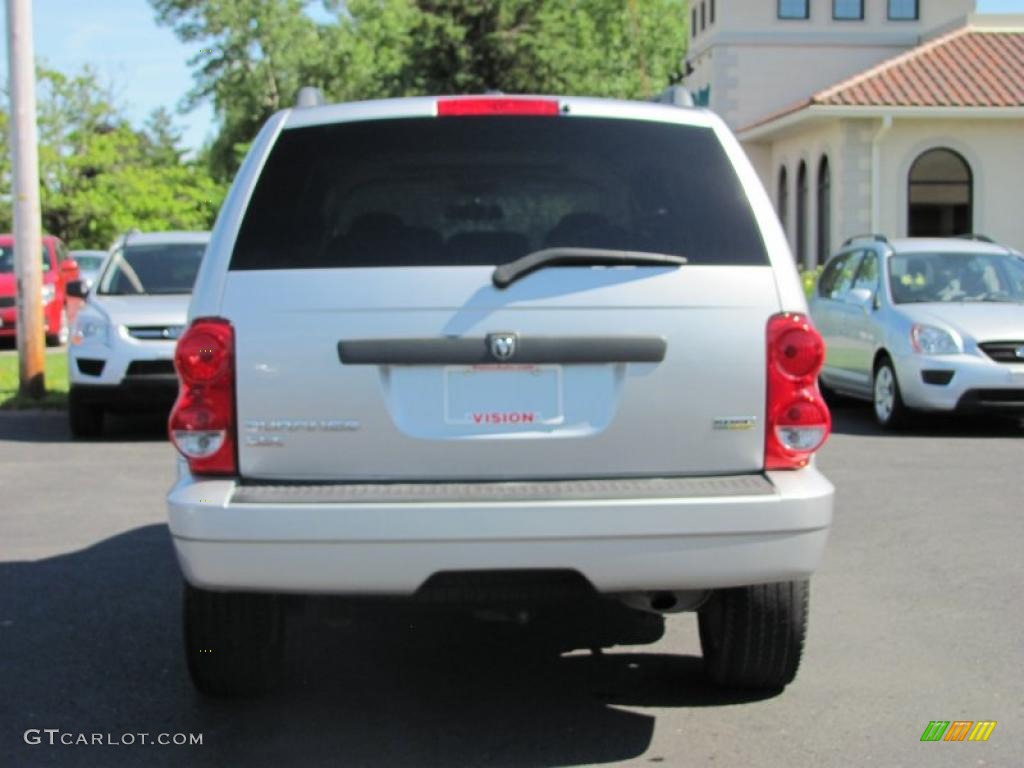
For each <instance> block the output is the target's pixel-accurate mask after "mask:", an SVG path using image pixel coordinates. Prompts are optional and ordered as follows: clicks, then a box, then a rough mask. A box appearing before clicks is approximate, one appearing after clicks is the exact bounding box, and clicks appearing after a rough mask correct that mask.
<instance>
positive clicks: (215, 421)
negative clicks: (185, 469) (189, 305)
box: [168, 317, 238, 475]
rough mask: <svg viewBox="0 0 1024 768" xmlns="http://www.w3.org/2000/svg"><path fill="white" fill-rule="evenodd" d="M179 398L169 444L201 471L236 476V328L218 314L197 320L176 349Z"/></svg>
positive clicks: (199, 473) (175, 364)
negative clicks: (171, 443) (217, 315)
mask: <svg viewBox="0 0 1024 768" xmlns="http://www.w3.org/2000/svg"><path fill="white" fill-rule="evenodd" d="M174 367H175V368H176V369H177V371H178V399H177V400H176V401H175V403H174V408H172V409H171V418H170V421H169V424H168V431H169V432H170V436H171V442H173V443H174V447H175V448H177V449H178V451H179V452H180V453H181V455H182V456H184V457H185V458H186V459H187V460H188V466H189V469H190V470H191V471H192V472H193V473H194V474H197V475H234V474H237V468H238V462H237V460H236V458H235V454H236V451H235V447H236V445H235V444H236V430H235V332H234V330H233V329H232V327H231V323H229V322H228V321H227V320H224V319H223V318H220V317H201V318H198V319H197V320H195V321H194V322H193V323H192V324H191V325H190V326H189V327H188V329H187V330H186V331H185V332H184V333H183V334H182V335H181V338H180V339H178V346H177V348H176V349H175V352H174Z"/></svg>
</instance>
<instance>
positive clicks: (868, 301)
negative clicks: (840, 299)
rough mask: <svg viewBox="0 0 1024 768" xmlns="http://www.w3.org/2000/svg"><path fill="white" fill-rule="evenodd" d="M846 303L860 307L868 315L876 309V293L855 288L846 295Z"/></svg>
mask: <svg viewBox="0 0 1024 768" xmlns="http://www.w3.org/2000/svg"><path fill="white" fill-rule="evenodd" d="M846 301H847V303H849V304H853V305H854V306H858V307H860V308H861V309H863V310H864V312H865V313H866V312H868V310H870V309H873V308H874V307H875V292H874V291H872V290H871V289H870V288H854V289H853V290H851V291H850V292H849V293H848V294H846Z"/></svg>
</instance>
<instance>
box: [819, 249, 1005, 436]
mask: <svg viewBox="0 0 1024 768" xmlns="http://www.w3.org/2000/svg"><path fill="white" fill-rule="evenodd" d="M810 307H811V316H812V317H813V319H814V323H815V325H816V326H817V328H818V330H819V331H820V332H821V334H822V335H823V336H824V337H825V342H826V345H827V348H828V353H827V355H826V359H825V365H824V367H823V368H822V371H821V383H822V386H823V387H824V388H825V389H826V390H832V391H834V392H836V393H838V394H842V395H849V396H851V397H855V398H859V399H863V400H870V401H871V402H873V403H874V412H875V418H876V419H877V421H878V423H879V424H881V425H882V426H884V427H898V426H899V425H901V424H903V423H904V422H905V420H906V418H907V416H908V413H909V412H911V411H915V410H916V411H933V412H946V413H949V412H954V411H957V412H989V413H1002V414H1014V415H1019V414H1024V255H1022V254H1020V253H1018V252H1016V251H1013V250H1011V249H1009V248H1006V247H1004V246H1001V245H998V244H996V243H993V242H992V241H991V240H989V239H988V238H983V237H981V236H970V237H963V238H946V239H926V238H908V239H902V240H892V241H890V240H887V239H886V238H885V237H882V236H880V235H871V236H867V237H862V238H854V239H851V240H848V241H847V242H846V243H845V244H844V246H843V249H842V250H841V251H840V252H839V253H838V254H837V255H836V256H835V257H833V258H832V259H831V260H830V261H829V263H828V264H827V266H826V267H825V269H824V271H823V272H822V274H821V277H820V278H819V280H818V284H817V286H816V289H815V291H814V295H813V296H812V298H811V302H810Z"/></svg>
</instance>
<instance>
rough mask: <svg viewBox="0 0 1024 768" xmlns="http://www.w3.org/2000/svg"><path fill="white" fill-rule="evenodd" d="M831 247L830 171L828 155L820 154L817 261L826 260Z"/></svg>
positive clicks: (820, 262)
mask: <svg viewBox="0 0 1024 768" xmlns="http://www.w3.org/2000/svg"><path fill="white" fill-rule="evenodd" d="M831 248H832V171H831V170H829V167H828V157H826V156H825V155H822V156H821V162H820V163H818V263H819V264H824V263H825V262H826V261H827V260H828V255H829V250H831Z"/></svg>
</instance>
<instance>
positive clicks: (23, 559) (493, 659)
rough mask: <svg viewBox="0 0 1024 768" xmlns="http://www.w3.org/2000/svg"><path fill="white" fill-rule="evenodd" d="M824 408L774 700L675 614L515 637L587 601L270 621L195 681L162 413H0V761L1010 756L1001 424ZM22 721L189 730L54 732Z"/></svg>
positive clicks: (1018, 664) (1016, 611)
mask: <svg viewBox="0 0 1024 768" xmlns="http://www.w3.org/2000/svg"><path fill="white" fill-rule="evenodd" d="M835 421H836V424H835V427H836V429H835V434H834V435H833V437H832V439H831V441H830V443H829V445H828V446H827V447H826V448H825V450H824V451H823V452H822V454H821V457H820V465H821V467H822V468H823V470H824V471H825V472H826V474H828V476H829V477H830V478H831V479H832V480H833V482H834V483H835V484H836V486H837V488H838V496H837V504H836V520H835V526H834V529H833V535H832V538H831V541H830V547H829V552H828V554H827V557H826V561H825V564H824V567H823V569H822V570H821V572H820V573H819V574H818V575H817V576H816V578H815V579H814V581H813V582H812V596H811V613H810V633H809V640H808V647H807V651H806V655H805V657H804V663H803V665H802V667H801V670H800V674H799V676H798V678H797V680H796V682H794V683H793V684H792V685H791V686H789V688H787V689H786V691H785V692H783V693H782V694H780V695H775V696H751V695H738V694H735V693H728V692H722V691H719V690H716V689H715V688H713V687H711V686H709V685H708V684H707V683H706V682H705V680H704V678H703V674H702V668H701V663H700V659H699V656H700V650H699V643H698V640H697V631H696V621H695V619H694V617H693V616H692V615H682V616H678V617H673V618H671V619H669V620H668V621H667V622H666V624H665V628H664V635H663V636H662V637H661V638H660V639H659V640H657V641H656V642H653V643H648V644H644V645H631V646H617V647H615V648H611V649H609V650H607V651H605V652H604V653H603V654H600V655H595V654H592V653H590V652H589V651H586V650H581V651H577V652H573V653H571V654H567V655H557V654H553V653H551V652H550V650H549V646H548V645H547V644H545V643H538V642H536V639H537V638H538V637H539V636H543V635H544V634H545V633H549V634H550V633H554V634H556V635H557V634H558V633H562V632H566V633H569V634H572V635H573V637H576V636H578V635H580V633H582V636H583V641H584V642H583V644H584V645H585V644H586V643H585V640H586V633H587V632H589V631H591V629H590V627H591V626H592V625H596V622H590V620H589V619H587V618H586V617H583V618H581V617H579V616H573V617H572V618H570V619H566V616H564V615H563V616H560V617H558V618H559V619H560V620H559V621H552V622H551V624H550V626H549V625H547V624H545V625H544V626H545V627H547V629H542V628H540V627H538V626H537V622H534V623H532V624H530V623H528V624H526V625H519V624H515V623H502V622H494V621H484V620H482V619H481V618H479V617H459V618H458V619H457V620H456V619H453V617H452V616H451V615H449V614H447V613H444V612H441V611H434V610H430V609H427V610H424V609H423V608H419V607H414V606H410V605H405V604H399V605H390V604H387V605H381V606H376V607H372V606H371V607H368V608H367V609H366V610H364V611H362V612H361V613H356V614H355V615H353V614H350V613H349V612H347V611H345V610H341V611H336V610H335V608H336V606H333V605H331V606H328V607H327V608H324V607H323V606H321V608H322V610H315V611H310V612H307V613H306V614H304V615H300V616H295V617H293V620H292V626H291V628H292V630H293V632H292V634H291V636H290V648H289V659H288V663H289V682H288V684H287V685H286V686H285V688H284V689H283V690H282V691H281V692H280V693H278V694H275V695H273V696H270V697H267V698H264V699H259V700H255V701H209V700H204V699H203V698H201V697H200V696H198V695H197V694H195V693H194V692H193V690H192V688H191V686H190V684H189V682H188V678H187V674H186V671H185V667H184V661H183V658H182V654H181V648H180V627H179V614H180V608H179V596H180V580H179V574H178V570H177V565H176V563H175V560H174V554H173V551H172V548H171V545H170V541H169V539H168V534H167V530H166V527H165V524H164V508H163V498H162V495H163V493H164V491H165V490H166V488H167V487H168V485H169V484H170V482H171V479H172V476H173V451H172V449H171V448H170V446H169V445H167V444H166V443H165V442H164V440H163V433H162V423H161V421H160V420H159V419H153V420H137V421H136V420H124V421H121V422H118V423H116V424H115V425H114V426H115V429H114V432H113V433H112V434H111V435H110V436H109V437H107V438H105V439H103V440H99V441H95V442H71V441H70V439H69V437H68V434H67V429H66V427H65V423H64V419H63V417H62V416H61V415H60V414H31V413H30V414H0V692H2V695H0V765H4V766H34V765H111V766H114V765H147V766H163V765H196V766H207V765H209V766H222V765H224V766H226V765H247V766H264V765H266V766H278V765H310V766H313V765H334V766H363V765H366V766H389V767H390V766H485V765H503V766H504V765H509V766H520V765H522V766H555V765H586V764H607V763H615V764H625V765H659V764H660V765H671V766H686V765H706V766H769V767H772V766H779V767H782V766H786V767H787V768H788V767H790V766H831V765H837V766H847V765H849V766H865V765H880V766H917V765H921V766H1019V765H1021V764H1024V611H1022V610H1021V608H1022V606H1021V585H1022V584H1024V557H1022V554H1021V553H1022V544H1024V503H1022V501H1021V493H1020V488H1021V473H1022V469H1024V429H1022V428H1021V426H1020V425H1018V424H1008V423H992V422H978V421H970V422H962V421H942V422H938V423H934V424H929V425H928V426H922V427H920V428H918V429H916V430H915V431H912V432H911V433H908V434H904V435H897V436H892V435H884V434H881V433H879V432H878V431H877V430H876V429H875V427H874V426H873V425H872V423H871V420H870V417H869V413H868V411H867V409H866V407H861V406H857V405H847V406H846V407H843V408H840V409H838V410H837V411H836V412H835ZM592 618H593V617H592ZM605 621H606V622H607V621H610V622H611V623H612V624H615V625H616V626H615V627H614V630H615V631H617V632H620V633H621V636H622V637H628V636H633V637H639V636H643V635H644V633H648V634H650V630H651V625H650V622H649V621H648V620H646V619H644V620H643V621H641V620H640V619H638V618H635V617H634V616H633V615H631V614H630V615H617V616H615V617H613V618H612V619H610V620H609V619H607V618H606V619H605ZM588 622H589V623H588ZM567 624H572V625H573V626H572V627H567V626H566V625H567ZM657 629H658V630H659V632H656V633H655V635H654V636H656V635H657V634H659V633H660V627H658V628H657ZM573 633H575V634H573ZM931 720H950V721H953V720H995V721H997V722H998V725H997V726H996V728H995V730H994V731H993V732H992V735H991V737H990V739H989V740H988V742H986V743H968V742H964V743H948V742H938V743H922V742H921V741H920V738H921V735H922V732H923V731H924V729H925V727H926V726H927V724H928V722H929V721H931ZM30 729H35V730H37V731H38V734H36V732H35V730H34V731H33V732H32V733H31V734H30V738H33V737H34V736H36V735H38V737H39V740H40V741H41V743H39V744H26V743H25V732H26V731H29V730H30ZM45 729H59V731H60V733H62V734H71V735H72V737H73V738H74V739H77V740H79V741H80V740H81V739H80V738H79V734H85V735H86V736H87V740H88V739H89V738H91V734H95V733H98V734H103V735H104V737H105V738H106V739H107V740H108V741H110V740H113V741H121V742H126V741H127V740H128V739H127V738H126V737H125V735H126V734H141V733H147V734H149V737H147V738H153V739H155V738H156V737H157V736H158V735H159V734H164V733H167V734H172V735H173V734H179V733H183V734H202V745H192V746H173V745H168V746H161V745H142V744H140V743H138V742H139V741H140V739H139V737H138V736H134V737H133V740H134V741H135V742H136V743H134V744H131V745H128V744H125V743H121V744H120V745H117V746H111V745H98V744H93V745H83V744H80V743H79V744H71V745H62V744H60V743H59V738H60V736H59V735H58V736H57V743H55V744H54V745H52V746H51V745H50V744H48V743H47V738H48V734H47V732H46V730H45Z"/></svg>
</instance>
